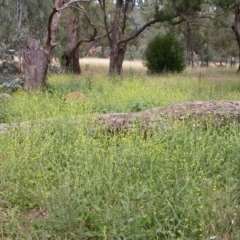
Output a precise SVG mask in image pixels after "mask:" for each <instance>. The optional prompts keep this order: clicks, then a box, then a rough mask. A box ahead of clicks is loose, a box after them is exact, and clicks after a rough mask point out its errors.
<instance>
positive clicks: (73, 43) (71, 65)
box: [62, 14, 81, 74]
mask: <svg viewBox="0 0 240 240" xmlns="http://www.w3.org/2000/svg"><path fill="white" fill-rule="evenodd" d="M78 24H79V19H78V18H77V17H76V15H75V14H72V15H71V16H70V21H69V25H68V30H67V35H68V38H69V39H70V42H69V43H68V44H67V45H66V50H65V52H64V53H63V55H62V59H63V60H64V61H65V63H64V65H65V70H66V72H72V73H75V74H80V73H81V67H80V64H79V57H80V56H79V45H80V43H81V42H80V41H79V40H80V35H79V34H78V33H77V30H76V28H77V26H78Z"/></svg>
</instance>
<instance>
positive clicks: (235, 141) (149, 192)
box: [0, 72, 240, 240]
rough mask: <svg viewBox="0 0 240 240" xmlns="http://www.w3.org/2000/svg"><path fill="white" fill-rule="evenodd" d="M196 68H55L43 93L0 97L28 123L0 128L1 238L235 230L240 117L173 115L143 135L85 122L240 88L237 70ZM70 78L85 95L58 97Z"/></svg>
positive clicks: (183, 236) (225, 233)
mask: <svg viewBox="0 0 240 240" xmlns="http://www.w3.org/2000/svg"><path fill="white" fill-rule="evenodd" d="M194 74H195V73H194ZM194 74H193V73H188V72H185V73H184V74H183V75H168V76H162V77H155V78H150V77H145V78H142V77H141V78H140V77H138V78H135V77H133V76H131V77H129V78H127V79H124V81H121V82H119V81H117V80H114V79H112V80H108V79H104V78H102V77H94V78H93V79H88V78H86V77H79V78H76V77H72V76H50V77H49V84H50V87H49V89H48V90H47V92H46V93H45V94H40V93H39V94H34V95H32V94H27V93H24V92H17V93H15V94H14V95H13V96H12V99H11V101H8V102H7V103H6V102H5V103H4V104H3V105H0V108H1V111H4V113H5V114H3V115H2V116H4V117H5V119H4V121H5V122H20V121H29V122H28V123H29V124H30V125H28V127H26V128H13V129H10V130H9V131H8V132H7V133H6V134H4V135H0V238H1V239H179V240H190V239H191V240H192V239H210V237H214V236H216V237H217V238H216V239H239V238H240V228H239V226H240V221H239V214H240V209H239V176H240V175H239V170H240V166H239V165H240V164H239V155H240V148H239V146H240V127H239V125H238V123H237V122H235V121H234V120H229V122H228V124H227V125H226V126H225V127H222V128H216V127H214V126H212V125H211V124H207V123H205V124H204V125H202V124H201V123H198V124H196V123H195V122H194V120H186V121H172V122H169V126H168V127H167V128H166V127H163V126H161V125H159V126H158V127H157V128H156V129H155V130H153V132H152V133H151V134H149V136H148V135H147V136H146V135H145V136H143V133H142V131H139V129H138V127H137V126H136V128H135V129H132V130H131V131H128V132H126V133H124V134H115V135H111V136H110V135H109V134H107V133H105V132H103V131H100V129H102V126H98V125H95V123H93V122H92V114H93V115H95V114H99V113H103V112H131V111H135V110H136V111H139V110H143V109H145V108H149V107H157V106H164V105H167V104H171V103H179V102H185V101H193V100H210V99H214V100H217V99H221V100H222V99H232V100H234V99H236V100H237V99H239V90H238V83H237V79H236V78H235V79H234V77H232V78H233V79H232V80H230V81H218V83H217V82H213V81H212V80H208V76H205V79H202V80H201V83H199V81H198V77H197V76H195V75H194ZM205 74H207V73H205ZM196 75H197V74H196ZM226 76H228V77H229V74H226ZM89 81H90V82H91V83H90V85H89ZM89 86H90V87H89ZM73 90H79V91H81V92H83V93H84V94H85V95H86V96H87V100H84V101H82V102H67V101H65V96H66V95H67V94H68V93H69V92H70V91H73ZM136 106H137V107H136ZM80 115H81V116H82V117H81V118H80V119H81V120H79V118H78V121H76V116H80ZM49 118H51V119H54V120H53V121H49V120H47V119H49ZM39 119H41V120H42V121H41V122H39V121H32V120H39ZM209 123H210V120H209ZM98 128H99V131H98Z"/></svg>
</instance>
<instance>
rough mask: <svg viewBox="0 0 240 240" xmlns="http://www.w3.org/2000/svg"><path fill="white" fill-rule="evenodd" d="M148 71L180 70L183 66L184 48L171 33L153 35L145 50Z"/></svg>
mask: <svg viewBox="0 0 240 240" xmlns="http://www.w3.org/2000/svg"><path fill="white" fill-rule="evenodd" d="M145 60H146V66H147V68H148V70H149V72H150V73H165V72H173V73H174V72H181V71H183V69H184V68H185V62H184V49H183V48H182V47H181V46H180V44H179V43H178V42H177V41H176V39H175V38H174V36H173V35H171V34H167V35H165V36H160V35H157V36H155V37H154V38H153V39H152V40H151V41H150V42H149V43H148V46H147V49H146V51H145Z"/></svg>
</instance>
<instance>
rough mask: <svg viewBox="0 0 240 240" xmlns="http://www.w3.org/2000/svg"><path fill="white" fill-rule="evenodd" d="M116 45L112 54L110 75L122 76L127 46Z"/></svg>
mask: <svg viewBox="0 0 240 240" xmlns="http://www.w3.org/2000/svg"><path fill="white" fill-rule="evenodd" d="M114 45H115V47H112V48H111V52H110V64H109V73H110V74H117V75H121V74H122V65H123V60H124V55H125V52H126V49H127V45H126V43H122V44H118V43H114Z"/></svg>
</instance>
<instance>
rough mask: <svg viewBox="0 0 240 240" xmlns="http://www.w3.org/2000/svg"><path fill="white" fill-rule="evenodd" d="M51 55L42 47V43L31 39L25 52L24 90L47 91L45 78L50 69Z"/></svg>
mask: <svg viewBox="0 0 240 240" xmlns="http://www.w3.org/2000/svg"><path fill="white" fill-rule="evenodd" d="M48 62H49V55H48V54H47V53H46V52H45V51H44V49H43V48H41V46H40V41H38V40H36V39H29V40H28V41H27V44H26V46H25V48H24V51H23V66H24V69H25V81H24V90H25V91H31V90H39V91H42V92H43V91H44V89H45V85H46V83H45V78H46V74H47V69H48Z"/></svg>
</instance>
